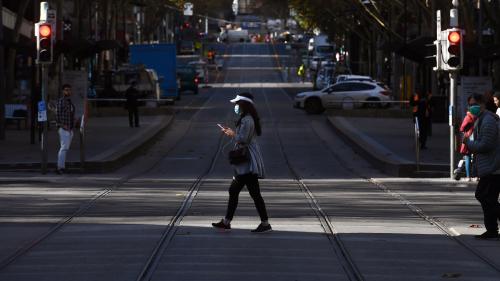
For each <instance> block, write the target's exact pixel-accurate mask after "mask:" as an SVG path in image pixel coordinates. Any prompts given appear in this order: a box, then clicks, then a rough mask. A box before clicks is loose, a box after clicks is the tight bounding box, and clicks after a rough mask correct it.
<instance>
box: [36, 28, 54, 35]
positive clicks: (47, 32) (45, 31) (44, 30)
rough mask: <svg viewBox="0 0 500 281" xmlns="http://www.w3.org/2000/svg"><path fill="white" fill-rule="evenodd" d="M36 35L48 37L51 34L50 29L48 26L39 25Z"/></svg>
mask: <svg viewBox="0 0 500 281" xmlns="http://www.w3.org/2000/svg"><path fill="white" fill-rule="evenodd" d="M38 33H39V34H40V36H42V37H49V36H50V34H51V33H52V28H51V26H50V25H40V27H39V29H38Z"/></svg>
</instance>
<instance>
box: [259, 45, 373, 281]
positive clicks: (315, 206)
mask: <svg viewBox="0 0 500 281" xmlns="http://www.w3.org/2000/svg"><path fill="white" fill-rule="evenodd" d="M273 49H274V48H273ZM274 50H275V49H274ZM262 96H264V100H265V104H266V108H267V110H268V113H269V115H270V117H271V124H272V127H273V132H274V135H275V137H276V139H277V141H278V146H279V149H280V152H281V155H282V157H283V159H284V160H285V163H286V165H287V167H288V170H289V171H290V173H291V174H292V176H293V180H294V182H295V183H296V184H297V185H298V187H299V189H300V190H301V191H302V193H303V194H304V196H305V198H306V199H307V201H308V203H309V206H310V207H311V209H312V210H313V211H314V213H315V215H316V217H317V218H318V220H319V222H320V224H321V227H322V228H323V230H324V231H325V233H326V234H327V237H328V239H329V241H330V244H331V245H332V248H333V251H334V252H335V255H336V256H337V258H338V260H339V262H340V263H341V264H342V268H343V270H344V272H345V274H346V275H347V277H348V279H349V280H351V281H364V280H365V278H364V277H363V274H362V273H361V271H360V270H359V268H358V267H357V266H356V264H355V262H354V260H353V259H352V257H351V255H350V254H349V251H348V250H347V248H346V247H345V245H344V243H343V241H342V239H341V237H340V234H339V233H338V231H337V229H336V227H335V225H334V224H333V223H332V220H331V219H330V217H329V216H328V214H327V213H326V212H325V211H324V210H323V209H322V208H321V206H320V204H319V202H318V200H317V199H316V197H315V196H314V194H313V192H312V191H311V190H310V188H309V187H308V186H307V184H306V183H305V182H304V181H303V180H302V178H301V177H300V175H299V173H298V172H297V171H296V170H295V168H294V167H293V166H292V163H291V161H290V159H289V158H288V156H287V154H286V151H285V147H284V144H283V138H282V136H281V134H280V132H279V128H278V126H277V125H276V119H275V117H274V114H273V111H272V110H271V106H270V103H269V99H268V97H267V95H266V94H265V93H263V94H262Z"/></svg>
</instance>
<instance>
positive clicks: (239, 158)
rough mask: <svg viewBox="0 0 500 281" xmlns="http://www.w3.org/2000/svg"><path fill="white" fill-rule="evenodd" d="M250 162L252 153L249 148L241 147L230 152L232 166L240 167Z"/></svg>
mask: <svg viewBox="0 0 500 281" xmlns="http://www.w3.org/2000/svg"><path fill="white" fill-rule="evenodd" d="M248 161H250V151H249V150H248V146H246V145H245V146H241V147H239V148H235V149H233V150H231V151H229V163H230V164H232V165H239V164H242V163H246V162H248Z"/></svg>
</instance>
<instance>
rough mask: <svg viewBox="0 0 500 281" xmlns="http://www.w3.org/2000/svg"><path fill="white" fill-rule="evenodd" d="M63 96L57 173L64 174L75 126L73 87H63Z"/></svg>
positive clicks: (59, 104)
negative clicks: (72, 99)
mask: <svg viewBox="0 0 500 281" xmlns="http://www.w3.org/2000/svg"><path fill="white" fill-rule="evenodd" d="M62 91H63V96H62V97H61V98H59V100H58V101H57V107H56V109H57V111H56V123H57V127H58V130H57V132H58V134H59V143H60V145H61V147H60V149H59V153H58V155H57V156H58V157H57V170H56V173H58V174H63V173H64V172H65V169H66V154H67V152H68V150H69V147H70V145H71V141H72V140H73V128H74V125H75V105H74V104H73V102H72V101H71V86H70V85H69V84H64V85H63V86H62Z"/></svg>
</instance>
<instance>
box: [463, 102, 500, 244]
mask: <svg viewBox="0 0 500 281" xmlns="http://www.w3.org/2000/svg"><path fill="white" fill-rule="evenodd" d="M475 99H476V101H477V102H478V103H479V105H480V106H481V107H480V112H479V115H478V119H477V121H476V124H475V126H474V133H473V136H474V139H473V140H470V139H467V138H464V139H463V141H462V142H463V143H465V145H467V148H468V149H469V150H470V151H471V152H472V153H473V155H474V165H475V167H476V172H477V176H478V177H479V182H478V184H477V187H476V194H475V196H476V199H477V200H478V201H479V203H481V207H482V209H483V215H484V225H485V227H486V232H484V233H482V234H481V235H476V236H475V237H476V238H477V239H488V238H498V237H499V236H498V219H500V204H499V203H498V196H499V193H500V169H499V167H500V163H498V162H499V161H500V138H499V136H498V133H499V132H498V122H500V121H499V117H498V116H497V115H496V114H493V113H492V112H490V111H488V110H487V109H486V103H485V102H486V101H485V100H484V99H482V97H481V96H477V97H475Z"/></svg>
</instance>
